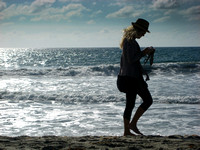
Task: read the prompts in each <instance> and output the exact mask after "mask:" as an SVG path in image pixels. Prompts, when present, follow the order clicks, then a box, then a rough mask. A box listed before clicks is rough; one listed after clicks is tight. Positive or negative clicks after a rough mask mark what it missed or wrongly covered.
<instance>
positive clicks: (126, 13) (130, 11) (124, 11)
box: [106, 6, 143, 18]
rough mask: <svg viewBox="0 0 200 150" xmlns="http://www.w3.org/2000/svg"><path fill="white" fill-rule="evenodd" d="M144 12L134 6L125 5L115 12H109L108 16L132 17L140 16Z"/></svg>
mask: <svg viewBox="0 0 200 150" xmlns="http://www.w3.org/2000/svg"><path fill="white" fill-rule="evenodd" d="M142 13H143V12H142V11H138V10H137V11H136V10H135V9H134V8H133V6H125V7H123V8H121V9H120V10H118V11H116V12H114V13H110V14H108V15H107V16H106V18H130V17H137V16H140V15H141V14H142Z"/></svg>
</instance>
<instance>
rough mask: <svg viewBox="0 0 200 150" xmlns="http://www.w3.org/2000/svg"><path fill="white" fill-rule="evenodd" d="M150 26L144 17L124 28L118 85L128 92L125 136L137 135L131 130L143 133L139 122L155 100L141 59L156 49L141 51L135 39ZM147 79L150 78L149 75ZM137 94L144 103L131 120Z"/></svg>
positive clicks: (120, 89)
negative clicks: (138, 126) (138, 124)
mask: <svg viewBox="0 0 200 150" xmlns="http://www.w3.org/2000/svg"><path fill="white" fill-rule="evenodd" d="M148 27H149V22H148V21H146V20H144V19H138V20H137V21H136V22H135V23H133V22H132V25H131V26H129V27H127V28H126V29H125V30H124V35H123V38H122V41H121V44H120V47H121V49H122V50H123V52H122V55H121V62H120V72H119V75H118V79H117V87H118V89H119V91H121V92H124V93H126V107H125V111H124V115H123V119H124V136H126V135H135V134H133V133H131V131H130V130H132V131H134V132H135V133H136V134H140V135H142V133H141V132H140V131H139V129H138V128H137V122H138V120H139V118H140V117H141V116H142V115H143V114H144V112H145V111H146V110H147V109H148V108H149V107H150V106H151V104H152V102H153V100H152V97H151V94H150V92H149V90H148V85H147V83H146V82H145V81H144V79H143V74H144V73H145V72H144V70H143V68H142V65H141V63H140V59H141V58H142V57H144V56H146V55H149V56H151V55H153V53H154V51H155V50H154V49H153V48H152V47H148V48H145V49H144V50H143V51H141V50H140V46H139V45H138V43H137V42H136V40H135V39H140V38H141V37H142V36H144V35H145V33H146V32H149V31H148ZM146 75H147V74H146ZM146 80H148V75H147V79H146ZM137 94H138V95H139V96H140V97H141V98H142V100H143V103H142V104H141V105H140V106H139V107H138V109H137V111H136V113H135V115H134V116H133V118H132V120H131V114H132V110H133V108H134V106H135V100H136V95H137Z"/></svg>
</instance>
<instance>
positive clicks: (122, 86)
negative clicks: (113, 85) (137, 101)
mask: <svg viewBox="0 0 200 150" xmlns="http://www.w3.org/2000/svg"><path fill="white" fill-rule="evenodd" d="M117 88H118V90H119V91H120V92H123V93H127V92H128V91H130V89H131V78H130V77H128V76H121V75H118V76H117Z"/></svg>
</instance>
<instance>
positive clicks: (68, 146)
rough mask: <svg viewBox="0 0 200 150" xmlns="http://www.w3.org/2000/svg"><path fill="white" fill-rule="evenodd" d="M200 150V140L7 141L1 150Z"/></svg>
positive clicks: (175, 137) (97, 138) (0, 143)
mask: <svg viewBox="0 0 200 150" xmlns="http://www.w3.org/2000/svg"><path fill="white" fill-rule="evenodd" d="M29 149H30V150H87V149H91V150H92V149H100V150H106V149H108V150H110V149H111V150H112V149H116V150H125V149H126V150H145V149H147V150H150V149H152V150H168V149H169V150H187V149H189V150H191V149H195V150H200V136H196V135H191V136H180V135H173V136H134V137H130V136H128V137H124V136H82V137H60V136H43V137H29V136H20V137H5V136H0V150H29Z"/></svg>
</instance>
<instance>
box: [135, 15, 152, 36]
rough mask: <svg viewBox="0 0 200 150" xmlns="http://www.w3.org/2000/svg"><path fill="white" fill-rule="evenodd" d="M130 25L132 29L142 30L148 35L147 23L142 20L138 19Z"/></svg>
mask: <svg viewBox="0 0 200 150" xmlns="http://www.w3.org/2000/svg"><path fill="white" fill-rule="evenodd" d="M132 25H133V27H136V28H139V29H142V30H144V31H146V32H149V33H150V31H149V30H148V28H149V22H148V21H146V20H144V19H141V18H139V19H138V20H137V21H136V22H132Z"/></svg>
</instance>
